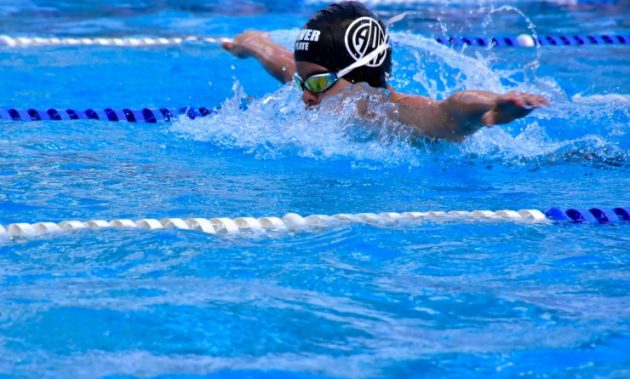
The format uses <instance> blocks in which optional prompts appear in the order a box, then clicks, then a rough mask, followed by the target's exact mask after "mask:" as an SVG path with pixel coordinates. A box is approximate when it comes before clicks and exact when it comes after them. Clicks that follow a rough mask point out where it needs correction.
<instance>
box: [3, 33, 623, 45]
mask: <svg viewBox="0 0 630 379" xmlns="http://www.w3.org/2000/svg"><path fill="white" fill-rule="evenodd" d="M434 39H435V41H437V42H438V43H441V44H443V45H449V46H464V45H467V46H478V47H536V46H583V45H599V46H608V45H630V35H623V34H582V35H576V34H562V35H556V36H554V35H548V36H533V35H529V34H520V35H518V36H516V37H509V36H503V37H502V36H495V37H479V36H477V37H475V36H447V37H434ZM226 41H231V39H230V38H227V37H209V36H206V37H203V36H184V37H122V38H112V37H76V38H72V37H11V36H8V35H0V46H6V47H45V46H114V47H146V46H173V45H186V44H211V45H216V44H218V43H221V42H226Z"/></svg>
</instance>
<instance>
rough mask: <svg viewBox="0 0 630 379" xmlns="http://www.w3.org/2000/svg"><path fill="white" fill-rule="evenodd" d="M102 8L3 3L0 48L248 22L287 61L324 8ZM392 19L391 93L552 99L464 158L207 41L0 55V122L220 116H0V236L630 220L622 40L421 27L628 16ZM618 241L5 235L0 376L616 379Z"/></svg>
mask: <svg viewBox="0 0 630 379" xmlns="http://www.w3.org/2000/svg"><path fill="white" fill-rule="evenodd" d="M108 4H109V5H105V4H99V5H95V4H87V3H85V4H84V3H81V4H75V3H73V2H60V3H59V2H52V1H40V2H14V1H6V0H5V1H0V19H1V20H2V22H1V25H2V28H3V29H2V30H1V31H0V34H7V35H15V36H54V35H62V36H97V37H98V36H137V35H141V36H175V35H190V34H199V35H209V36H232V35H235V34H236V33H238V32H240V31H242V30H243V29H245V28H256V29H263V30H269V31H272V34H273V36H274V38H275V39H277V40H278V41H280V42H282V43H285V44H287V45H289V44H290V43H291V41H292V38H293V36H294V35H295V33H297V30H298V28H300V27H301V26H302V24H303V23H304V22H305V20H306V19H307V18H308V17H309V15H311V14H312V13H313V12H314V10H316V9H318V8H319V7H320V6H321V5H322V3H321V2H320V3H316V2H304V3H298V4H297V5H295V4H294V3H292V2H284V1H278V2H273V3H264V2H256V1H239V2H236V3H232V2H230V3H227V2H222V1H206V2H198V1H195V2H177V4H175V2H161V3H160V5H159V6H158V5H155V4H153V3H150V2H142V3H140V2H139V3H137V4H136V5H130V4H129V3H128V2H121V1H119V2H108ZM112 4H113V5H112ZM410 4H411V3H405V4H397V5H388V4H387V3H386V2H383V3H382V4H379V5H378V6H377V7H376V9H377V11H378V12H379V13H380V14H383V15H393V14H396V13H398V12H400V11H402V10H406V9H409V8H413V9H414V10H416V11H417V12H418V13H414V14H412V15H411V16H410V17H409V18H408V19H407V20H406V21H405V22H403V23H401V24H400V25H396V27H395V28H394V33H393V37H392V38H393V40H394V42H396V44H397V45H396V47H395V53H394V62H395V68H394V76H393V78H392V84H393V85H394V86H396V87H397V88H399V89H401V90H403V91H408V92H415V93H420V94H424V95H430V96H434V97H439V98H443V97H445V96H447V95H448V94H450V93H452V92H454V91H457V90H461V89H465V88H469V89H470V88H479V89H487V90H494V91H506V90H509V89H514V88H516V89H518V90H527V91H532V92H536V93H541V94H544V95H545V96H547V97H549V98H550V99H551V100H552V105H551V106H550V107H548V108H547V109H543V110H540V111H537V112H535V113H533V114H532V115H531V116H529V117H527V118H526V119H523V120H520V121H518V122H515V123H513V124H510V125H508V126H504V127H500V128H492V129H486V130H483V131H482V132H480V133H478V134H476V135H475V136H473V137H472V138H469V139H468V140H467V141H465V142H464V143H463V144H461V145H454V144H448V143H426V144H423V143H420V144H416V145H415V146H410V145H409V143H408V142H407V141H406V140H405V137H404V135H398V136H393V138H392V136H391V135H389V134H386V133H385V134H384V133H381V131H380V130H378V128H377V129H376V130H374V129H370V130H371V132H370V133H366V134H362V133H360V132H357V130H356V127H355V126H356V125H354V124H353V122H352V120H350V119H346V118H344V117H339V116H337V115H332V114H328V113H326V112H320V113H314V112H306V111H304V109H303V106H302V104H301V103H300V101H299V97H298V96H297V92H296V90H294V89H292V88H289V87H280V86H279V85H277V84H276V83H275V82H274V81H273V80H272V79H271V78H269V77H267V76H265V75H264V74H263V73H262V72H261V70H260V68H259V67H258V65H257V63H255V62H253V61H239V60H236V59H233V58H231V57H230V56H229V55H227V54H226V53H224V52H222V51H220V50H219V49H218V48H217V47H216V46H212V45H207V44H186V45H181V46H162V47H145V48H120V47H104V46H89V47H88V46H81V47H78V46H74V47H68V46H66V47H54V46H52V47H38V48H7V47H4V48H3V47H0V61H1V62H2V65H3V70H2V71H0V94H1V95H2V97H1V98H2V101H1V102H0V103H1V104H0V107H1V108H11V107H15V108H35V109H47V108H51V107H54V108H60V109H65V108H68V107H71V108H72V107H74V108H99V109H103V108H106V107H112V108H116V109H121V108H125V107H129V108H142V107H152V108H159V107H169V108H179V107H181V106H186V105H191V106H205V107H214V106H220V107H221V108H220V109H219V110H218V112H217V113H216V114H214V115H211V116H209V117H206V118H202V119H195V120H188V119H180V120H177V121H175V122H173V123H158V124H140V123H116V122H103V121H90V120H78V121H42V122H36V123H30V122H13V121H2V122H0V128H1V129H0V225H8V224H11V223H17V222H38V221H55V222H59V221H62V220H91V219H106V220H110V219H117V218H129V219H140V218H162V217H182V218H188V217H208V218H210V217H238V216H246V215H252V216H256V217H260V216H281V215H283V214H285V213H287V212H296V213H299V214H302V215H309V214H334V213H360V212H377V213H378V212H385V211H398V212H403V211H428V210H444V211H449V210H473V209H506V208H507V209H521V208H532V209H546V208H548V207H551V206H561V207H564V208H567V207H576V208H589V207H594V206H598V207H628V206H629V205H630V204H629V203H628V199H627V195H628V185H629V184H630V177H629V175H628V173H629V171H630V166H629V164H628V162H629V159H630V155H629V149H630V138H629V137H628V120H629V105H630V97H629V90H630V75H629V74H630V65H628V62H629V59H630V49H629V48H628V47H627V46H617V45H615V46H606V45H604V46H586V47H584V48H580V47H553V46H549V47H543V48H541V49H539V50H536V49H515V48H513V49H508V48H506V49H499V48H496V49H484V48H472V47H466V48H461V47H457V48H450V47H447V46H442V45H439V44H437V43H435V42H434V41H433V39H431V38H429V37H428V36H440V35H460V36H461V35H475V36H482V37H489V36H493V35H498V34H501V35H505V36H516V35H518V34H521V33H526V32H528V30H529V29H528V27H529V25H530V24H531V25H534V30H535V31H536V32H537V33H538V34H540V35H560V34H580V35H586V34H605V33H609V34H626V35H627V34H628V30H630V27H629V25H628V20H627V19H625V18H624V17H623V15H624V12H625V14H627V6H624V4H623V2H610V1H609V2H606V3H604V4H602V3H599V4H582V5H580V4H578V5H559V4H556V3H553V2H522V1H510V2H506V4H508V6H507V7H503V8H501V7H500V4H499V3H495V2H483V4H482V5H479V4H478V3H471V2H469V1H466V2H462V3H461V4H449V5H448V6H444V5H440V4H438V3H436V2H426V3H414V4H411V5H410ZM493 9H494V10H493ZM516 9H518V11H517V10H516ZM521 13H522V14H524V15H526V16H527V18H525V17H524V16H523V15H522V14H521ZM629 242H630V237H629V233H628V224H627V223H625V224H624V223H619V224H608V225H589V224H572V223H559V224H530V223H498V222H488V221H486V222H441V221H427V222H421V223H403V224H392V225H387V226H374V225H365V224H353V225H341V226H338V227H334V228H331V229H325V230H320V231H314V232H296V233H293V232H278V233H272V234H271V235H267V234H250V235H238V236H217V235H209V234H204V233H199V232H191V231H181V230H177V229H165V230H158V231H142V230H137V229H103V230H99V231H93V230H81V231H76V232H72V233H63V234H58V235H52V236H42V237H37V238H30V239H24V238H23V239H19V238H18V239H16V240H15V241H12V242H10V243H4V244H3V245H0V373H2V375H7V376H9V377H12V376H15V377H24V376H27V377H42V376H44V377H53V376H54V377H94V376H97V377H100V376H125V375H131V376H141V377H147V376H178V375H181V376H195V375H210V377H248V375H249V376H264V377H278V376H281V377H298V378H312V377H334V378H337V377H340V378H363V377H425V376H426V377H435V376H439V377H457V378H459V377H477V376H498V377H515V376H525V377H545V376H551V377H556V376H559V377H565V376H566V377H574V376H583V377H595V376H602V377H624V376H628V375H630V373H629V372H628V369H627V367H628V365H629V364H630V357H629V356H628V353H627V351H628V348H629V347H630V311H629V310H628V303H629V301H630V299H629V297H628V288H630V272H629V267H630V249H628V244H629Z"/></svg>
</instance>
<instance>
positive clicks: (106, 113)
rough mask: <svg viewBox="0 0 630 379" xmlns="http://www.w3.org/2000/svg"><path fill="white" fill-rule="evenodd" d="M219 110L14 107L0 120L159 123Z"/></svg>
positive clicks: (0, 116) (7, 110)
mask: <svg viewBox="0 0 630 379" xmlns="http://www.w3.org/2000/svg"><path fill="white" fill-rule="evenodd" d="M216 112H217V110H216V108H205V107H200V108H196V107H184V108H179V109H176V110H173V109H168V108H157V109H149V108H142V109H140V110H134V109H128V108H124V109H112V108H105V109H97V110H95V109H92V108H88V109H85V110H77V109H65V110H62V109H55V108H50V109H47V110H37V109H14V108H7V109H1V108H0V121H64V120H100V121H114V122H118V121H121V122H133V123H151V124H154V123H157V122H166V121H172V120H174V119H176V118H178V117H182V116H184V117H188V118H190V119H195V118H198V117H206V116H208V115H211V114H215V113H216Z"/></svg>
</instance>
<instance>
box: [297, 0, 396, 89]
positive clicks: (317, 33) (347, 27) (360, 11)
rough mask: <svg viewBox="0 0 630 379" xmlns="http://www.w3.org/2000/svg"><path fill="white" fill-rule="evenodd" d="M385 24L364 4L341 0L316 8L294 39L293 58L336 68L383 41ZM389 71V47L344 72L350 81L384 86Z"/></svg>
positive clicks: (355, 59)
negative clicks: (317, 10)
mask: <svg viewBox="0 0 630 379" xmlns="http://www.w3.org/2000/svg"><path fill="white" fill-rule="evenodd" d="M386 33H387V29H386V25H385V24H384V23H383V22H382V21H381V20H380V19H379V18H378V17H377V16H376V15H375V14H374V13H372V11H370V10H369V9H367V8H366V7H365V6H364V5H363V4H361V3H359V2H356V1H344V2H341V3H337V4H332V5H330V6H328V7H327V8H325V9H322V10H320V11H319V12H317V13H316V14H315V15H314V16H313V17H312V18H311V19H310V20H308V22H307V23H306V25H304V28H303V29H302V30H301V31H300V33H299V34H298V37H297V39H296V41H295V52H294V53H293V54H294V57H295V61H296V62H311V63H315V64H318V65H320V66H324V67H326V68H327V69H328V70H331V71H333V72H337V71H339V70H342V69H344V68H346V67H348V66H350V65H351V64H353V63H354V62H356V61H357V60H359V59H360V58H362V57H364V56H366V55H367V54H369V53H370V52H372V51H374V50H375V49H376V48H377V47H379V46H380V45H382V44H384V43H386V42H387V41H385V38H386ZM391 71H392V49H391V47H388V48H387V49H386V50H385V51H383V52H382V53H381V54H379V55H378V56H376V58H374V59H372V60H371V61H369V62H368V63H367V64H366V65H364V66H361V67H358V68H355V69H354V70H352V71H351V72H350V73H348V74H347V75H345V76H344V79H346V80H348V81H350V82H352V83H359V82H367V83H368V84H369V85H370V86H372V87H383V88H386V87H387V78H389V75H390V73H391Z"/></svg>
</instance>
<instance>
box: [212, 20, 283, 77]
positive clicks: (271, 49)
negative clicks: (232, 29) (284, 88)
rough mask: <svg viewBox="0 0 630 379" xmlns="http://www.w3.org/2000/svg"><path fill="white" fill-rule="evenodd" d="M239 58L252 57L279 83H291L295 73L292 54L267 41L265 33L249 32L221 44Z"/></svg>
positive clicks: (267, 36) (267, 37)
mask: <svg viewBox="0 0 630 379" xmlns="http://www.w3.org/2000/svg"><path fill="white" fill-rule="evenodd" d="M221 47H223V49H225V50H227V51H229V52H230V53H232V54H234V55H235V56H237V57H239V58H249V57H254V58H256V60H258V62H260V64H262V66H263V67H264V68H265V70H266V71H267V72H268V73H269V74H270V75H271V76H273V77H274V78H276V79H278V80H279V81H280V82H281V83H283V84H284V83H286V82H289V81H291V79H292V77H293V74H294V73H295V61H294V60H293V53H292V52H291V51H289V50H287V49H285V48H284V47H282V46H280V45H278V44H277V43H275V42H273V41H271V40H270V39H269V35H268V34H267V33H263V32H259V31H254V30H250V31H247V32H244V33H241V34H239V35H238V36H236V37H234V39H233V40H232V41H230V42H223V43H222V44H221Z"/></svg>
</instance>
